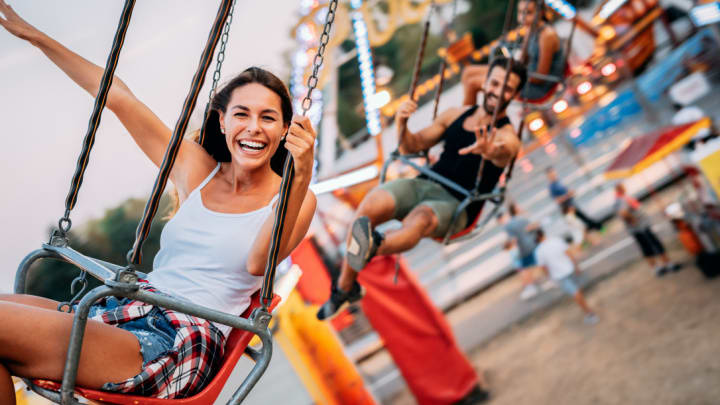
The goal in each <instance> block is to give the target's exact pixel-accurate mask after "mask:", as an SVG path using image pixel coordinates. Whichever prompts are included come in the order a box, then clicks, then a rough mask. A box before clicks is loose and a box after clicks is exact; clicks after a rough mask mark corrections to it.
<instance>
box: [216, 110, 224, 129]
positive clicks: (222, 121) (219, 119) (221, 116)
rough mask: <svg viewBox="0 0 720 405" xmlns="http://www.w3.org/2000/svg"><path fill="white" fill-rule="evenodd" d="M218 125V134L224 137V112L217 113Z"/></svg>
mask: <svg viewBox="0 0 720 405" xmlns="http://www.w3.org/2000/svg"><path fill="white" fill-rule="evenodd" d="M217 113H218V121H219V122H218V124H219V125H220V132H221V133H222V134H223V135H224V134H225V112H224V111H218V112H217Z"/></svg>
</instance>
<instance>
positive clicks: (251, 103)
mask: <svg viewBox="0 0 720 405" xmlns="http://www.w3.org/2000/svg"><path fill="white" fill-rule="evenodd" d="M281 106H282V102H281V99H280V96H279V95H278V94H277V93H275V92H274V91H272V90H270V89H268V88H267V87H265V86H263V85H262V84H259V83H249V84H246V85H244V86H242V87H238V88H236V89H235V90H233V92H232V95H231V96H230V102H229V103H228V106H227V110H226V111H225V113H221V114H220V127H221V128H222V129H223V132H224V133H225V141H226V142H227V146H228V149H229V150H230V154H231V155H232V159H233V162H235V163H236V164H238V165H240V167H242V168H243V169H246V170H254V169H257V168H259V167H262V166H263V165H269V163H270V158H271V157H272V155H273V154H274V153H275V150H277V147H278V144H279V143H280V140H281V139H282V137H283V135H284V134H285V133H286V132H287V125H286V124H285V123H284V122H283V117H282V108H281Z"/></svg>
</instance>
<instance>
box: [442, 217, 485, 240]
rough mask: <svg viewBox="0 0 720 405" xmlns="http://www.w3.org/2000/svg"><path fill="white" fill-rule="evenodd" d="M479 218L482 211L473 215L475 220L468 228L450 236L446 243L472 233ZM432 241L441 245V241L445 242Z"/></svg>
mask: <svg viewBox="0 0 720 405" xmlns="http://www.w3.org/2000/svg"><path fill="white" fill-rule="evenodd" d="M481 216H482V210H480V212H478V214H477V215H475V219H473V221H472V222H471V223H470V224H468V226H466V227H465V228H464V229H461V230H460V231H458V232H456V233H454V234H453V235H452V236H450V239H448V242H449V241H451V240H453V239H457V238H460V237H463V236H465V235H467V234H469V233H470V232H472V231H473V229H475V226H476V225H477V223H478V221H480V217H481ZM433 239H435V240H436V241H437V242H440V243H443V241H444V240H445V238H433Z"/></svg>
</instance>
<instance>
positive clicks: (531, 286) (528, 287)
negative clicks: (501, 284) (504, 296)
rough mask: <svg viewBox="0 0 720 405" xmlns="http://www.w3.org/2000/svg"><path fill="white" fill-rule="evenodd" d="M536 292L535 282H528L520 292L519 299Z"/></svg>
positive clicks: (532, 295) (524, 298)
mask: <svg viewBox="0 0 720 405" xmlns="http://www.w3.org/2000/svg"><path fill="white" fill-rule="evenodd" d="M537 294H538V288H537V286H536V285H535V284H528V285H526V286H525V288H523V290H522V291H521V292H520V299H522V300H524V301H526V300H529V299H530V298H532V297H534V296H536V295H537Z"/></svg>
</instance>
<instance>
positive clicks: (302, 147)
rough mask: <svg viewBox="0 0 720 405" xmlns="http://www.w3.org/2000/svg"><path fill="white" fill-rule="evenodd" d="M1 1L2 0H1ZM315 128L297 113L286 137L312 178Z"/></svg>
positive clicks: (301, 171)
mask: <svg viewBox="0 0 720 405" xmlns="http://www.w3.org/2000/svg"><path fill="white" fill-rule="evenodd" d="M0 1H1V0H0ZM315 137H316V134H315V130H314V129H313V127H312V123H310V119H308V118H307V117H303V116H300V115H295V116H294V117H293V119H292V123H291V124H290V128H289V129H288V134H287V136H286V137H285V148H287V150H288V151H289V152H290V154H291V155H292V157H293V161H294V163H295V175H297V176H301V177H303V178H304V179H306V180H308V181H309V180H310V177H311V176H312V169H313V165H314V164H315V159H314V156H315Z"/></svg>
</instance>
